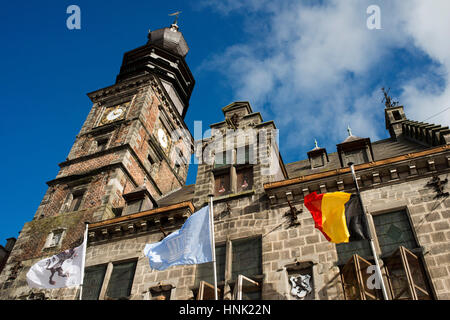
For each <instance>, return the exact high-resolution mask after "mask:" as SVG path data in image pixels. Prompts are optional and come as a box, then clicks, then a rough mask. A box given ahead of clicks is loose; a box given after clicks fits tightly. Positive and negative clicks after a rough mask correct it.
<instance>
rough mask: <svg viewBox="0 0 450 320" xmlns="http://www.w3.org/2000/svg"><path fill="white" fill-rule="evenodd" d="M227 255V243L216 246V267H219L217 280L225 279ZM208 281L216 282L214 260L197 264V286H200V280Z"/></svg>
mask: <svg viewBox="0 0 450 320" xmlns="http://www.w3.org/2000/svg"><path fill="white" fill-rule="evenodd" d="M225 257H226V245H225V244H223V245H220V246H216V268H217V282H222V281H224V280H225ZM202 280H203V281H205V282H207V283H210V284H211V283H214V273H213V264H212V262H209V263H203V264H199V265H197V275H196V278H195V286H199V284H200V281H202Z"/></svg>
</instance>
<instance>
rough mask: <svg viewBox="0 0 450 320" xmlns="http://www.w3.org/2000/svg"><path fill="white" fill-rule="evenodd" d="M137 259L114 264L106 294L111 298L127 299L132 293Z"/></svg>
mask: <svg viewBox="0 0 450 320" xmlns="http://www.w3.org/2000/svg"><path fill="white" fill-rule="evenodd" d="M136 264H137V261H131V262H125V263H119V264H114V266H113V270H112V273H111V278H110V280H109V283H108V289H107V292H106V296H107V298H109V299H127V298H129V296H130V295H131V287H132V285H133V278H134V273H135V271H136Z"/></svg>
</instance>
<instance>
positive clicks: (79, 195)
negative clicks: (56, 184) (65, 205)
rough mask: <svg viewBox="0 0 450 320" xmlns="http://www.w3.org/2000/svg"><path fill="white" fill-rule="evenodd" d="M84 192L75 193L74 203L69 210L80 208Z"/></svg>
mask: <svg viewBox="0 0 450 320" xmlns="http://www.w3.org/2000/svg"><path fill="white" fill-rule="evenodd" d="M83 195H84V193H74V194H73V199H72V203H71V204H70V209H69V212H72V211H77V210H78V209H80V205H81V200H83Z"/></svg>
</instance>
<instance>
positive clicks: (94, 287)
mask: <svg viewBox="0 0 450 320" xmlns="http://www.w3.org/2000/svg"><path fill="white" fill-rule="evenodd" d="M105 273H106V265H103V266H94V267H89V268H86V270H85V272H84V280H83V297H82V300H98V298H99V296H100V291H101V289H102V285H103V280H104V278H105Z"/></svg>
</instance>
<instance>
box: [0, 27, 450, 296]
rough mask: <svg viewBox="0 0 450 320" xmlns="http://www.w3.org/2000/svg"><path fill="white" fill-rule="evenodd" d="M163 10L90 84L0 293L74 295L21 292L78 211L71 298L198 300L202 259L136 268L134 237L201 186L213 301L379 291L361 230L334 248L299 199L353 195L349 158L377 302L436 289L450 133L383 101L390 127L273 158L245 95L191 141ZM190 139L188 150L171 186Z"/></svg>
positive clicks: (273, 133) (179, 64) (148, 233)
mask: <svg viewBox="0 0 450 320" xmlns="http://www.w3.org/2000/svg"><path fill="white" fill-rule="evenodd" d="M188 50H189V49H188V46H187V44H186V42H185V40H184V37H183V35H182V34H181V32H180V31H179V29H178V26H177V25H176V24H175V23H174V24H172V25H171V26H170V27H169V28H163V29H159V30H155V31H152V32H149V35H148V42H147V44H146V45H144V46H141V47H139V48H137V49H134V50H132V51H129V52H127V53H125V55H124V58H123V63H122V67H121V69H120V73H119V75H118V76H117V78H116V83H115V84H114V85H112V86H109V87H107V88H103V89H100V90H98V91H95V92H92V93H90V94H89V97H90V98H91V100H92V102H93V106H92V109H91V111H90V113H89V115H88V117H87V119H86V121H85V123H84V125H83V126H82V128H81V131H80V133H79V134H78V135H77V137H76V141H75V143H74V145H73V147H72V149H71V151H70V153H69V155H68V157H67V159H66V160H65V161H64V162H62V163H60V171H59V173H58V175H57V176H56V178H55V179H54V180H52V181H49V182H48V183H47V184H48V190H47V192H46V194H45V196H44V198H43V200H42V202H41V204H40V206H39V207H38V209H37V211H36V213H35V215H34V218H33V219H32V220H31V221H30V222H27V223H26V224H25V226H24V227H23V229H22V231H21V233H20V236H19V238H18V239H17V242H16V244H15V246H14V249H13V250H12V252H11V255H10V257H9V259H8V261H7V263H6V266H5V268H4V270H3V272H2V273H1V274H0V286H1V291H0V299H78V297H79V289H78V288H70V289H55V290H36V289H30V288H29V287H28V286H27V283H26V273H27V271H28V269H29V268H30V267H31V266H32V265H33V264H34V263H36V262H37V261H39V260H41V259H43V258H45V257H48V256H51V255H54V254H56V253H59V252H61V251H63V250H66V249H68V248H72V247H75V246H77V245H79V244H80V243H81V241H82V234H83V230H84V222H85V221H88V222H90V225H89V236H88V240H89V241H88V247H87V253H86V269H85V281H84V289H83V297H82V298H83V299H94V300H95V299H100V300H104V299H133V300H151V299H210V298H211V297H212V289H211V284H212V267H211V264H202V265H189V266H176V267H171V268H168V269H167V270H164V271H156V270H151V269H150V267H149V263H148V260H147V258H146V257H144V255H143V249H144V246H145V244H147V243H154V242H158V241H160V240H162V239H163V238H164V237H165V236H167V234H169V233H170V232H173V231H175V230H177V229H179V228H180V227H181V226H182V224H183V223H184V221H185V220H186V218H187V217H189V216H190V215H191V214H192V213H194V212H195V211H197V210H199V209H200V208H202V207H203V206H205V205H207V203H208V201H209V196H210V195H214V198H213V199H214V212H215V218H214V219H215V242H216V260H217V279H218V287H219V290H220V294H219V296H220V298H221V299H236V298H243V299H284V300H301V299H306V300H313V299H318V300H327V299H330V300H335V299H349V300H351V299H381V298H382V296H381V294H380V290H377V289H373V288H372V287H370V286H368V278H369V276H370V274H368V273H367V270H368V267H369V266H370V265H371V264H373V258H374V257H373V256H372V253H371V250H370V248H369V244H368V241H359V242H351V243H348V244H340V245H335V244H332V243H329V242H328V241H327V240H326V239H325V238H324V237H323V235H322V234H321V233H320V232H319V231H318V230H317V229H315V227H314V221H313V220H312V217H311V215H310V214H309V212H308V210H307V209H306V208H305V207H304V205H303V199H304V196H305V195H307V194H309V193H311V192H314V191H316V192H318V193H326V192H335V191H345V192H350V193H351V192H355V186H354V183H353V179H352V175H351V173H350V169H349V168H348V166H347V164H348V163H349V162H353V163H355V170H356V175H357V179H358V182H359V185H360V188H361V192H362V198H363V202H364V207H365V209H366V212H367V217H368V221H369V226H370V228H371V230H372V232H373V234H376V237H375V239H374V240H375V244H376V251H377V255H378V257H379V260H380V264H381V269H382V273H383V278H384V282H385V284H386V287H387V288H388V294H389V297H390V298H391V299H449V298H450V252H449V248H450V245H449V243H450V224H449V219H450V199H448V193H447V192H446V185H447V181H448V180H447V175H448V173H449V172H450V146H449V142H450V130H449V128H448V127H445V128H443V127H442V126H439V125H432V124H427V123H421V122H416V121H412V120H409V119H408V118H407V117H406V115H405V113H404V108H403V107H402V106H398V105H395V104H392V103H390V100H388V99H387V101H386V109H385V118H386V130H388V132H389V134H390V138H388V139H386V140H381V141H373V142H372V141H371V140H370V139H369V138H360V137H357V136H354V135H353V134H352V132H351V131H350V130H349V136H348V138H347V139H346V140H345V141H343V142H342V143H340V144H338V145H337V146H336V152H332V153H328V152H327V150H326V149H325V148H320V147H319V146H318V144H317V143H316V146H315V148H314V149H312V150H311V151H310V152H308V153H307V155H305V159H304V160H301V161H298V162H294V163H286V164H285V163H284V162H283V159H282V156H281V154H280V152H279V150H278V143H277V141H278V137H277V130H276V126H275V123H274V122H273V121H264V120H263V118H262V116H261V114H260V113H258V112H254V111H253V110H252V107H251V106H250V104H249V103H248V102H234V103H232V104H230V105H228V106H226V107H224V108H223V109H222V112H223V114H224V121H223V122H220V123H215V124H211V125H210V128H211V130H212V134H211V136H210V137H207V138H204V139H201V140H199V141H194V139H193V137H192V135H191V133H190V132H189V130H188V128H187V126H186V124H185V122H184V117H185V115H186V112H187V109H188V106H189V98H190V95H191V93H192V90H193V88H194V84H195V80H194V78H193V76H192V74H191V72H190V70H189V67H188V65H187V64H186V62H185V59H184V57H185V56H186V54H187V53H188ZM192 152H195V154H196V156H197V157H198V158H199V159H201V160H202V161H201V163H200V164H199V166H198V172H197V179H196V184H195V185H186V184H185V182H186V177H187V170H188V167H189V164H188V159H189V158H190V156H191V154H192Z"/></svg>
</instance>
